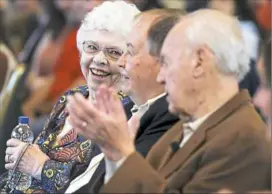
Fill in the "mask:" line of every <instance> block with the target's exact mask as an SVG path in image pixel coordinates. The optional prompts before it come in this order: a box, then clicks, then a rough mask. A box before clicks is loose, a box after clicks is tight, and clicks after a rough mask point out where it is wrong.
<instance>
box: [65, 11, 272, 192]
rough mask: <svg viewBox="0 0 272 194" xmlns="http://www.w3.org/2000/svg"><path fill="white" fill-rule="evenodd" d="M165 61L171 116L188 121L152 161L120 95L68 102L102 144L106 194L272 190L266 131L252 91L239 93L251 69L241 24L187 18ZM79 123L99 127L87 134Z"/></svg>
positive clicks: (174, 33)
mask: <svg viewBox="0 0 272 194" xmlns="http://www.w3.org/2000/svg"><path fill="white" fill-rule="evenodd" d="M132 54H133V53H132ZM160 60H161V64H162V66H161V69H160V72H159V75H158V77H157V80H158V82H160V83H161V84H163V85H164V86H165V89H166V91H167V93H168V97H167V100H168V102H169V106H168V108H169V111H170V112H172V113H176V114H178V115H179V116H180V117H181V118H183V121H184V123H182V122H178V123H177V124H176V125H175V126H174V127H172V128H171V129H170V130H168V132H167V133H166V134H165V135H164V136H163V137H162V138H161V139H160V140H159V141H158V142H157V143H156V144H155V145H154V146H153V147H152V149H151V150H150V152H149V153H148V156H147V159H146V160H145V159H144V158H143V157H142V156H141V155H140V154H138V153H137V151H136V149H135V145H134V140H133V139H131V137H130V135H129V133H128V132H127V131H128V130H129V126H128V124H127V123H126V119H125V113H124V111H123V109H122V105H121V103H120V101H119V100H117V98H116V92H115V90H114V89H112V88H109V87H108V86H106V85H103V86H100V87H99V89H98V92H97V98H100V99H107V100H106V101H103V102H102V101H97V105H96V106H92V105H91V104H90V103H89V102H88V101H86V100H84V98H82V97H81V96H78V95H77V96H74V97H71V98H70V99H69V103H68V107H69V112H71V115H70V120H71V121H73V122H71V123H72V125H73V126H75V128H76V130H77V131H78V133H83V134H85V135H88V138H89V139H90V140H91V141H92V142H95V143H96V144H97V145H99V147H100V149H101V150H102V152H103V153H104V155H105V158H106V159H105V162H106V166H109V168H106V174H105V180H104V183H105V185H104V187H103V188H102V189H101V193H162V192H165V193H211V192H217V191H218V190H220V189H221V188H230V189H231V190H233V191H234V192H239V193H245V192H248V191H252V190H269V189H271V176H270V174H271V142H270V141H268V140H267V138H266V131H265V129H266V125H265V124H264V123H263V121H262V119H261V118H260V116H259V115H258V114H257V112H256V110H255V108H254V107H253V105H252V102H251V98H250V96H249V93H248V91H246V90H239V84H238V83H239V81H240V80H241V79H243V77H244V76H245V74H246V73H247V72H248V71H249V56H248V55H247V52H246V48H245V45H244V42H243V37H242V33H241V30H240V26H239V22H238V21H237V20H236V19H235V18H233V17H231V16H229V15H226V14H224V13H222V12H219V11H216V10H200V11H197V12H194V13H191V14H188V15H187V16H185V17H183V18H182V19H181V21H180V22H179V23H178V24H177V25H176V26H175V27H174V28H173V29H172V30H171V31H170V32H169V34H168V35H167V37H166V39H165V41H164V44H163V47H162V51H161V53H160ZM76 102H77V103H76ZM76 107H77V108H78V109H80V110H86V109H88V113H89V116H88V117H85V118H82V117H79V116H78V115H77V114H74V113H73V114H72V109H74V108H76ZM109 113H110V114H109ZM185 118H187V119H185ZM85 119H86V120H85ZM78 120H81V121H85V122H86V123H90V124H92V127H91V128H84V126H80V125H79V124H78V123H77V122H76V121H78ZM135 167H137V168H135ZM252 175H254V176H252Z"/></svg>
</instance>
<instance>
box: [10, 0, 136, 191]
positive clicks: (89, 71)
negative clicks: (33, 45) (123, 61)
mask: <svg viewBox="0 0 272 194" xmlns="http://www.w3.org/2000/svg"><path fill="white" fill-rule="evenodd" d="M138 13H139V10H138V9H137V8H136V7H135V6H134V5H131V4H127V3H125V2H123V1H115V2H105V3H103V4H102V5H100V6H99V7H97V8H95V9H94V10H93V11H92V12H90V13H88V14H87V15H86V17H85V19H84V20H83V22H82V25H81V27H80V29H79V30H78V33H77V45H78V50H79V52H80V64H81V70H82V73H83V75H84V77H85V79H86V82H87V86H83V87H79V88H76V89H73V90H71V91H69V92H67V93H66V94H65V95H64V96H62V97H61V98H60V100H59V101H58V102H57V103H56V105H55V106H54V108H53V111H52V113H51V114H50V117H49V119H48V122H47V124H46V125H45V128H44V130H43V131H42V133H41V134H40V135H39V137H38V138H37V140H36V143H35V144H33V145H30V146H29V147H28V148H27V150H26V152H25V154H24V155H23V157H22V158H21V160H20V162H19V165H18V170H19V171H21V172H23V173H26V174H28V175H30V176H32V177H33V179H32V185H31V187H30V188H29V189H28V191H26V192H30V193H31V192H46V193H56V192H58V191H60V190H61V189H63V188H64V187H65V186H67V184H69V182H70V179H71V178H72V176H73V173H75V172H78V171H79V170H82V168H84V167H85V168H86V166H88V164H89V163H90V161H91V159H92V158H93V156H94V154H93V152H92V145H91V143H90V141H88V140H86V139H84V138H83V137H81V136H80V135H78V134H77V133H76V131H75V130H74V129H73V128H72V126H71V125H70V124H69V122H68V119H67V118H68V116H69V115H68V112H67V111H66V108H65V106H66V97H67V95H73V94H74V93H76V92H79V93H81V94H82V95H83V96H85V97H86V98H89V99H92V100H94V99H95V92H96V89H97V88H98V86H99V85H100V84H102V83H103V84H107V85H110V86H115V88H117V89H118V88H119V86H120V82H119V81H118V80H119V75H120V74H119V69H118V66H117V60H118V59H119V57H120V56H121V55H122V53H123V52H125V48H126V44H125V39H126V36H127V33H128V32H129V30H130V28H131V25H132V21H133V18H134V16H135V15H137V14H138ZM64 71H65V69H64ZM120 98H121V99H122V102H123V104H126V103H127V101H128V99H127V98H123V96H122V95H121V94H120ZM82 125H83V126H84V125H85V123H84V122H83V123H82ZM25 145H26V144H25V143H23V142H21V141H19V140H16V139H10V140H9V141H8V142H7V146H8V148H7V150H6V157H5V161H6V165H5V168H6V169H8V170H10V169H13V167H14V165H15V162H16V161H17V160H18V156H19V155H20V153H21V152H22V150H23V148H24V147H25Z"/></svg>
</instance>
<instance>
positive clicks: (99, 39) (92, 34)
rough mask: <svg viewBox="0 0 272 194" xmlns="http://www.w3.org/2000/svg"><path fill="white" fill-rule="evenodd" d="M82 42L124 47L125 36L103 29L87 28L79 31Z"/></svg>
mask: <svg viewBox="0 0 272 194" xmlns="http://www.w3.org/2000/svg"><path fill="white" fill-rule="evenodd" d="M80 36H81V40H82V42H86V41H92V42H95V43H97V44H99V45H101V46H103V45H105V46H115V47H125V46H126V43H125V37H123V36H122V35H120V34H118V33H114V32H109V31H105V30H89V31H83V32H82V33H80Z"/></svg>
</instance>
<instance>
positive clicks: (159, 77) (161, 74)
mask: <svg viewBox="0 0 272 194" xmlns="http://www.w3.org/2000/svg"><path fill="white" fill-rule="evenodd" d="M157 82H158V83H160V84H165V79H164V71H163V69H162V67H161V69H160V71H159V73H158V75H157Z"/></svg>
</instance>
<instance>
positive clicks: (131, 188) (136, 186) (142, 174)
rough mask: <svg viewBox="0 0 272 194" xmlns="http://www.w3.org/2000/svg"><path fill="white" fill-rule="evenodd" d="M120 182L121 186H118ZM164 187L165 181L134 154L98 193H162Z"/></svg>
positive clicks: (142, 159) (141, 158) (140, 157)
mask: <svg viewBox="0 0 272 194" xmlns="http://www.w3.org/2000/svg"><path fill="white" fill-rule="evenodd" d="M139 167H140V168H139ZM135 168H137V170H135ZM121 182H122V184H120V183H121ZM165 186H166V181H165V180H164V179H163V178H162V177H160V175H159V174H158V173H157V172H156V171H155V170H154V169H153V168H152V167H151V166H150V165H149V164H148V162H147V161H146V160H145V159H144V158H143V157H142V156H141V155H140V154H139V153H137V152H135V153H133V154H132V155H130V156H129V157H128V158H127V159H126V161H125V162H124V163H123V164H122V166H121V167H120V168H119V169H118V171H117V172H116V173H115V174H114V175H113V177H112V178H111V179H110V181H109V182H108V183H107V184H106V185H104V186H103V187H102V189H101V191H100V192H101V193H158V192H161V191H163V190H164V188H165Z"/></svg>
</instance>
